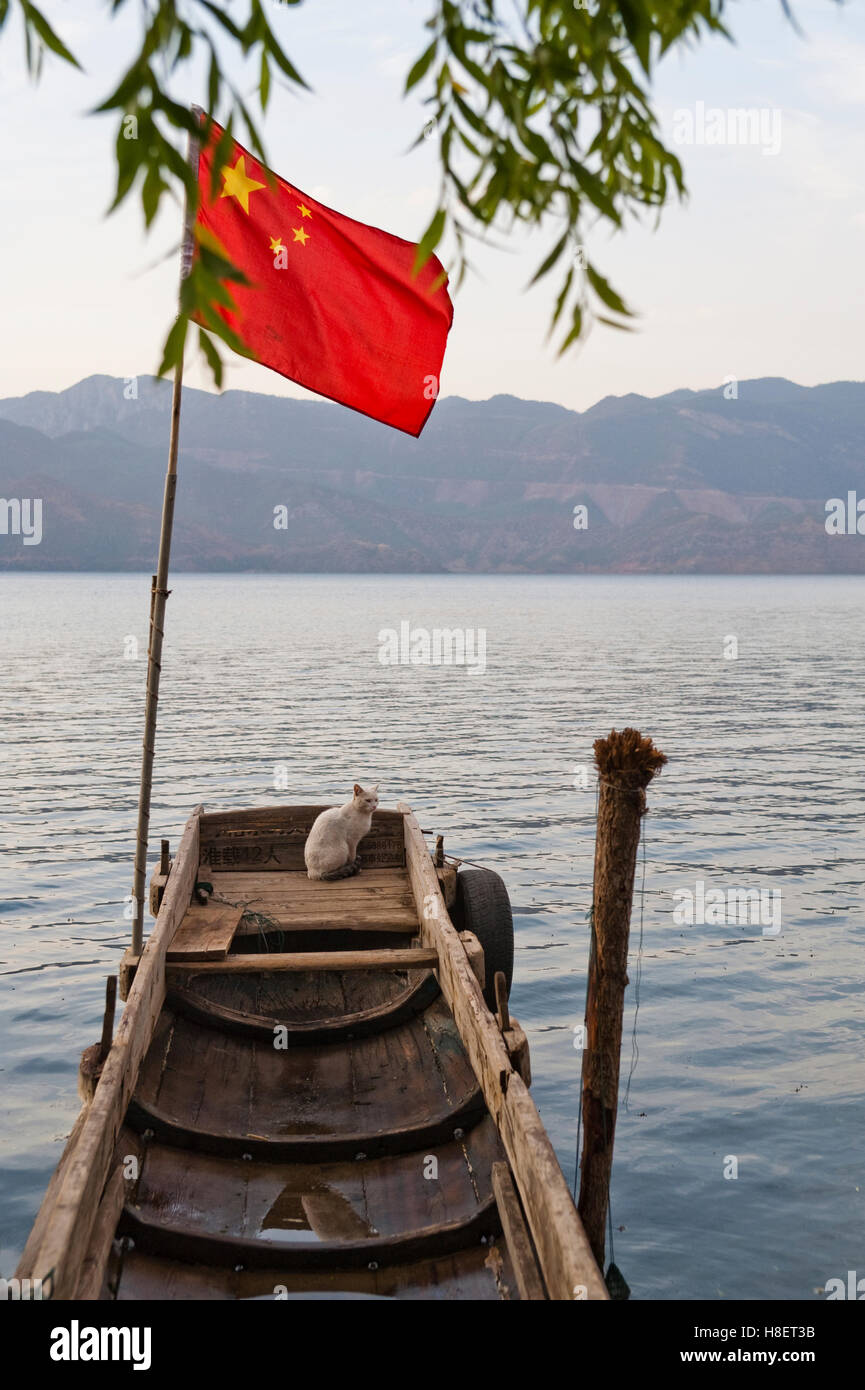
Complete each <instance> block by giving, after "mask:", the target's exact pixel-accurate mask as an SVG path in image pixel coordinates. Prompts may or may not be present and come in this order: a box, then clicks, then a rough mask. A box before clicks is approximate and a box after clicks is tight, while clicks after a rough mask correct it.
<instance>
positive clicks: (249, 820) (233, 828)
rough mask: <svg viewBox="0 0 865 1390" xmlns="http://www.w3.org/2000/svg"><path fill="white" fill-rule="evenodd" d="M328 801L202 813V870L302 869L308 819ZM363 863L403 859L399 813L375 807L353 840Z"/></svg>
mask: <svg viewBox="0 0 865 1390" xmlns="http://www.w3.org/2000/svg"><path fill="white" fill-rule="evenodd" d="M328 809H329V808H328V807H327V806H295V807H285V806H279V807H272V808H268V807H263V808H255V809H254V810H253V811H235V812H228V813H217V814H215V815H208V816H204V817H203V818H202V828H201V872H202V875H204V876H206V874H207V873H213V872H218V871H219V870H233V871H235V872H238V871H239V872H248V871H254V872H260V873H278V872H286V871H289V872H302V871H304V870H305V868H306V866H305V864H304V859H303V849H304V845H305V844H306V838H307V836H308V834H309V832H310V830H311V829H312V825H313V822H314V821H315V819H316V817H317V816H318V815H320V813H321V812H322V811H326V810H328ZM358 857H359V858H360V861H361V865H362V866H363V867H365V868H376V867H379V868H381V867H386V866H393V867H400V866H402V865H403V864H404V863H405V846H404V844H403V839H402V819H401V817H400V816H399V815H398V813H397V812H394V811H376V812H374V814H373V819H372V826H371V828H370V831H369V834H368V835H365V836H364V838H363V839H362V840H361V842H360V845H359V846H358Z"/></svg>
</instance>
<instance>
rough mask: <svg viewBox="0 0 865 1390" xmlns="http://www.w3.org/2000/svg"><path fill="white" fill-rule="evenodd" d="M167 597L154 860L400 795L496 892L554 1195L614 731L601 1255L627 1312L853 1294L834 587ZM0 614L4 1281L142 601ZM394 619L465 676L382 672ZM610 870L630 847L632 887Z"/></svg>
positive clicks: (296, 586) (858, 1210)
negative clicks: (633, 811)
mask: <svg viewBox="0 0 865 1390" xmlns="http://www.w3.org/2000/svg"><path fill="white" fill-rule="evenodd" d="M172 586H173V591H172V596H171V598H170V600H169V605H168V608H169V612H168V622H167V637H166V648H165V657H164V670H163V682H162V698H161V702H160V710H161V713H160V724H159V736H158V742H157V761H156V781H155V788H154V802H153V816H152V822H151V826H152V833H153V841H154V844H155V846H156V847H157V848H158V840H159V837H160V835H166V836H170V837H171V841H172V846H174V845H176V843H177V838H178V834H179V831H180V829H181V827H182V825H183V823H184V821H185V820H186V818H187V816H188V814H189V811H190V809H191V807H192V806H193V805H194V804H195V803H196V802H198V801H204V802H205V804H206V805H207V806H208V807H211V808H215V807H219V806H222V807H229V806H251V805H254V804H256V803H271V804H272V803H274V802H276V801H280V800H284V801H285V802H289V803H290V802H309V801H315V800H319V799H320V800H322V801H338V800H339V801H341V800H343V799H344V798H345V795H346V794H347V792H348V789H349V788H350V786H351V784H352V782H353V781H354V780H356V779H357V780H360V781H361V782H364V781H366V780H370V781H372V782H375V781H378V782H380V783H381V788H380V796H381V797H382V799H383V803H384V804H385V805H386V806H387V805H389V806H393V805H395V803H396V802H397V801H398V800H406V801H409V802H411V803H412V804H413V806H414V807H415V809H416V810H417V812H418V815H419V819H420V822H421V825H422V826H423V827H424V828H426V829H429V830H431V831H435V832H438V833H443V834H444V835H445V847H446V850H447V851H448V852H450V853H451V854H455V855H460V856H464V857H465V858H467V859H471V860H474V861H476V862H478V863H481V864H484V865H489V866H491V867H493V868H495V869H497V870H498V871H499V872H500V873H501V874H502V876H503V877H504V879H505V881H506V883H507V886H508V889H509V891H510V895H511V900H512V902H513V905H514V914H515V922H516V930H517V940H516V946H517V949H516V968H515V979H514V987H513V991H512V996H511V999H512V1007H513V1010H514V1012H515V1014H516V1015H517V1017H518V1018H519V1020H520V1022H521V1023H522V1024H523V1026H524V1028H525V1029H526V1032H527V1033H528V1036H529V1041H530V1045H531V1054H532V1071H533V1075H534V1081H533V1086H532V1091H533V1094H534V1096H535V1100H536V1101H537V1104H538V1106H539V1109H540V1111H541V1115H542V1117H543V1119H544V1121H545V1123H546V1126H547V1128H548V1130H549V1132H550V1134H551V1136H552V1139H553V1142H554V1143H555V1146H556V1149H557V1152H558V1155H559V1158H560V1161H561V1163H562V1167H563V1168H564V1170H565V1173H566V1175H567V1177H568V1179H569V1180H570V1179H571V1177H572V1175H573V1166H574V1145H575V1138H576V1115H577V1106H578V1095H579V1060H580V1059H579V1053H578V1052H577V1051H576V1050H575V1048H574V1032H573V1030H574V1028H575V1027H576V1026H577V1025H578V1024H579V1023H580V1021H581V1019H582V1016H583V1007H584V995H585V968H586V961H587V952H588V922H587V913H588V910H589V906H590V902H591V870H592V858H591V856H592V847H593V836H594V813H595V790H594V778H593V776H592V771H591V752H592V741H593V739H595V738H596V737H598V736H599V735H603V734H606V733H608V732H609V730H610V728H611V727H613V726H615V727H617V728H620V727H622V726H623V725H627V724H633V725H636V726H637V727H638V728H640V729H642V730H643V732H644V733H648V734H651V735H652V736H653V737H654V738H655V740H656V742H657V743H658V744H659V745H660V746H661V747H662V748H663V749H664V751H665V752H666V753H667V754H668V756H669V758H670V763H669V766H668V767H667V768H665V770H664V772H663V773H662V775H661V776H660V778H658V779H657V780H656V781H655V782H654V783H653V785H652V786H651V787H650V789H649V806H650V815H649V816H648V817H647V818H646V821H645V826H644V829H645V841H644V848H645V861H646V863H645V891H644V893H643V894H639V893H638V895H637V898H636V900H635V911H634V918H633V923H632V938H631V946H632V952H631V962H630V978H631V987H630V988H629V990H628V992H627V996H626V999H627V1014H626V1022H625V1039H624V1043H623V1054H622V1096H623V1104H622V1107H621V1109H620V1115H619V1121H618V1129H617V1135H616V1154H615V1165H614V1179H613V1189H612V1212H613V1222H614V1227H615V1231H614V1234H615V1258H616V1263H617V1264H618V1265H619V1266H620V1268H621V1269H622V1271H623V1273H624V1275H625V1277H626V1278H627V1280H628V1282H629V1283H630V1285H631V1288H632V1290H633V1296H634V1297H637V1298H660V1299H693V1298H707V1299H724V1298H727V1299H736V1298H746V1299H771V1298H781V1299H805V1300H807V1299H814V1298H818V1297H820V1296H821V1293H820V1291H821V1290H822V1288H823V1286H824V1284H825V1283H826V1281H827V1279H829V1278H833V1277H845V1278H846V1271H847V1270H849V1269H853V1270H858V1272H859V1275H860V1276H863V1275H865V1164H863V1120H862V1115H863V1089H865V887H863V885H865V871H863V842H862V817H863V809H865V793H863V771H862V763H863V687H865V655H863V653H865V644H863V601H865V580H863V579H857V578H834V577H833V578H784V577H765V578H763V577H761V578H750V577H735V578H713V577H698V578H690V577H669V578H668V577H655V576H653V577H620V576H617V577H595V576H590V577H585V576H574V577H570V576H565V577H555V578H546V577H523V576H506V577H474V576H472V577H468V576H426V575H417V576H410V577H400V576H388V577H377V576H376V577H372V576H371V577H361V576H338V577H330V576H293V575H280V576H267V577H265V576H258V575H230V576H229V575H219V576H211V575H179V576H176V577H174V578H173V580H172ZM0 602H2V609H0V611H2V630H0V670H2V682H0V716H2V731H3V737H2V744H0V781H2V795H0V844H2V850H3V862H2V869H3V885H2V887H3V892H2V904H0V910H2V916H0V1275H5V1276H7V1277H8V1276H9V1275H11V1273H12V1269H13V1266H14V1264H15V1262H16V1259H17V1257H18V1254H19V1253H20V1250H21V1248H22V1247H23V1244H24V1241H25V1240H26V1236H27V1233H28V1230H29V1227H30V1224H31V1222H32V1219H33V1217H34V1215H35V1213H36V1210H37V1208H38V1205H39V1201H40V1199H41V1196H42V1193H43V1191H44V1188H45V1186H46V1184H47V1182H48V1179H49V1176H50V1173H51V1171H52V1169H53V1167H54V1165H55V1163H56V1161H57V1158H58V1157H59V1154H60V1151H61V1146H62V1142H63V1139H64V1136H65V1135H66V1134H67V1133H68V1131H69V1129H70V1127H71V1125H72V1123H73V1121H74V1118H75V1115H76V1113H77V1110H78V1102H77V1097H76V1073H77V1065H78V1057H79V1054H80V1052H81V1051H82V1049H83V1048H84V1047H86V1046H87V1045H88V1044H89V1043H91V1042H93V1041H95V1040H96V1039H97V1038H98V1034H99V1026H100V1019H101V1012H102V1000H103V994H104V984H105V976H106V975H107V974H109V973H111V972H113V971H115V970H116V968H117V964H118V961H119V957H120V954H121V952H122V950H123V948H124V946H125V944H126V942H127V939H128V935H129V927H130V924H129V922H128V920H126V919H125V917H124V902H125V898H126V895H127V894H129V893H130V891H131V873H132V850H133V837H134V825H135V805H136V797H137V785H138V775H139V759H140V747H141V730H142V717H143V696H144V678H145V657H146V647H147V631H146V618H147V610H148V602H149V576H140V575H104V574H103V575H27V576H16V575H11V574H8V573H7V574H4V575H2V576H0ZM403 621H407V622H409V623H410V624H411V626H412V628H413V629H417V628H425V629H428V630H432V629H435V628H444V627H447V628H466V629H472V630H474V631H475V632H476V631H477V629H483V630H484V631H485V633H486V666H485V669H484V670H480V669H471V668H469V667H467V666H425V665H387V664H382V662H381V661H380V660H379V651H380V643H379V632H380V630H382V629H385V628H392V629H396V630H399V627H400V623H401V622H403ZM130 639H133V640H130ZM731 639H735V642H734V641H733V640H731ZM135 640H137V643H138V653H139V654H138V659H137V660H136V659H132V656H131V654H132V652H133V651H134V642H135ZM734 652H735V653H736V654H735V655H734V654H733V653H734ZM581 768H585V769H588V776H587V777H584V776H583V774H582V773H581V771H580V769H581ZM275 780H276V781H278V782H280V783H281V784H282V785H281V786H280V787H279V789H278V790H275ZM584 782H587V785H583V783H584ZM641 874H642V851H641V864H640V868H639V870H638V880H637V884H638V888H639V887H640V883H641ZM698 883H702V884H703V885H704V889H705V891H706V892H708V891H709V890H711V889H720V890H721V891H722V892H725V893H726V892H728V891H729V890H736V891H740V890H743V891H744V890H751V891H755V890H756V891H759V890H763V891H764V902H769V901H771V903H772V912H773V915H774V917H775V918H779V919H780V920H779V922H776V925H769V926H767V925H766V923H768V922H769V921H770V920H771V919H770V918H769V917H768V916H767V917H766V923H764V924H763V925H761V924H759V923H757V924H755V925H754V924H750V923H747V924H736V923H730V922H727V923H725V922H723V921H722V922H720V923H715V922H711V921H710V922H709V923H706V924H704V923H702V922H700V921H694V922H692V923H690V924H689V923H688V921H687V920H683V913H684V908H683V906H682V904H684V903H685V901H686V897H685V895H686V892H690V894H691V895H696V893H697V892H698V891H699V890H698V889H697V884H698ZM773 892H774V894H775V895H776V896H774V897H771V898H770V895H771V894H772V893H773ZM698 915H699V914H698ZM707 915H711V914H707ZM641 918H642V948H641V949H640V926H641ZM677 919H678V920H677ZM149 920H150V919H149V918H148V922H149ZM777 925H780V931H777V930H776V926H777ZM638 980H639V1015H638V1017H637V1020H636V1048H635V1045H634V1039H633V1036H632V1034H633V1028H634V1014H635V996H636V992H637V981H638ZM634 1056H636V1057H637V1060H636V1066H635V1068H634V1071H633V1075H632V1077H631V1081H630V1094H629V1097H628V1101H627V1106H625V1104H624V1090H625V1082H626V1080H627V1077H628V1074H629V1072H630V1071H631V1067H632V1059H633V1057H634ZM734 1160H735V1161H734ZM734 1171H737V1173H738V1175H737V1176H735V1177H734V1176H732V1174H733V1172H734ZM725 1174H726V1175H727V1176H725Z"/></svg>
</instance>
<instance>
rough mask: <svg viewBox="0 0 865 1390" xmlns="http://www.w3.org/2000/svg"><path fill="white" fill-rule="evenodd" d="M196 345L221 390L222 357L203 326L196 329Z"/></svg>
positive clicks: (217, 387)
mask: <svg viewBox="0 0 865 1390" xmlns="http://www.w3.org/2000/svg"><path fill="white" fill-rule="evenodd" d="M198 346H199V347H200V348H201V351H202V352H203V353H204V356H205V357H206V358H207V362H208V366H209V367H210V370H211V372H212V373H213V380H214V384H215V386H216V389H217V390H218V391H221V390H222V358H221V357H220V355H219V353H218V352H217V351H216V348H215V347H214V345H213V343H212V342H211V340H210V338H209V337H208V335H207V334H206V333H205V331H204V329H203V328H199V330H198Z"/></svg>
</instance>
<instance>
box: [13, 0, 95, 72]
mask: <svg viewBox="0 0 865 1390" xmlns="http://www.w3.org/2000/svg"><path fill="white" fill-rule="evenodd" d="M20 5H21V13H22V16H23V19H24V23H25V25H26V26H27V27H28V28H33V29H35V31H36V33H37V34H38V35H39V37H40V39H41V40H42V42H43V43H44V45H45V47H46V48H48V49H50V50H51V52H52V53H56V54H57V57H58V58H62V59H63V60H64V62H66V63H71V64H72V66H73V67H74V68H78V70H79V72H81V71H83V69H82V67H81V64H80V63H79V61H78V59H77V58H75V57H73V55H72V54H71V53H70V52H69V49H68V48H67V47H66V45H65V43H64V42H63V40H62V39H60V38H58V36H57V34H55V32H54V30H53V29H52V28H51V25H50V24H49V23H48V20H47V19H46V18H45V16H44V14H42V12H41V11H40V10H37V8H36V6H35V5H32V4H31V3H30V0H20Z"/></svg>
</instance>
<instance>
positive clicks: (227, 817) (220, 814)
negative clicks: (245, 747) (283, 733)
mask: <svg viewBox="0 0 865 1390" xmlns="http://www.w3.org/2000/svg"><path fill="white" fill-rule="evenodd" d="M346 799H347V798H346ZM334 804H335V803H333V802H317V803H316V804H315V805H308V804H307V805H303V806H284V805H283V806H248V807H246V808H245V809H243V810H240V811H238V810H234V811H232V810H228V811H205V812H203V814H202V817H201V835H202V839H205V840H206V839H208V838H209V837H210V835H211V834H212V833H213V832H218V831H225V830H250V829H254V828H255V827H256V826H262V825H264V826H268V827H269V828H272V829H274V830H301V831H303V832H304V833H305V834H308V832H309V828H310V826H311V825H312V823H313V821H314V820H316V819H317V817H318V816H320V815H321V813H322V811H327V810H329V809H330V807H331V806H333V805H334ZM377 827H380V828H381V829H382V830H384V831H386V832H387V833H388V834H389V835H393V836H396V837H397V838H398V839H402V833H403V819H402V812H401V811H398V810H397V811H389V810H386V809H384V808H380V809H379V810H378V811H375V812H373V818H372V828H373V830H375V829H376V828H377Z"/></svg>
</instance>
